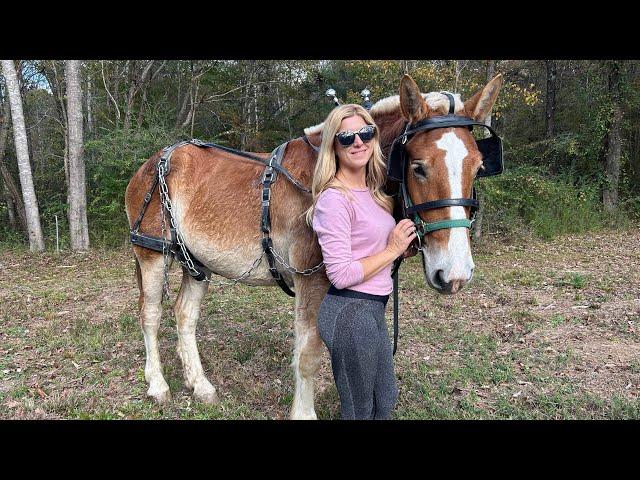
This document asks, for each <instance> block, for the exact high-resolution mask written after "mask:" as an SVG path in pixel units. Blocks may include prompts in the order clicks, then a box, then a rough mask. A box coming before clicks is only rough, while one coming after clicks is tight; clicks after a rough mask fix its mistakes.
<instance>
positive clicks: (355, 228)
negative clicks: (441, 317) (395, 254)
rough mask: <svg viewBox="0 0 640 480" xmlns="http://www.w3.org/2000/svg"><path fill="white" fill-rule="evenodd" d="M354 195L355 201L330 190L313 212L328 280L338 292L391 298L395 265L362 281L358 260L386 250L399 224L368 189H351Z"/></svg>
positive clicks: (334, 190) (321, 197) (362, 270)
mask: <svg viewBox="0 0 640 480" xmlns="http://www.w3.org/2000/svg"><path fill="white" fill-rule="evenodd" d="M351 193H352V194H353V197H354V201H353V202H351V201H349V199H348V198H347V197H346V196H345V195H344V194H343V193H342V192H341V191H340V190H338V189H335V188H328V189H327V190H325V191H323V192H322V193H321V194H320V196H319V197H318V201H317V203H316V207H315V209H314V212H313V230H314V231H315V232H316V234H317V236H318V242H319V243H320V248H321V249H322V256H323V259H324V263H325V267H326V272H327V277H328V278H329V281H330V282H331V283H332V284H333V285H334V286H335V287H336V288H338V289H343V288H348V289H350V290H356V291H359V292H364V293H370V294H373V295H388V294H390V293H391V292H392V291H393V280H392V279H391V267H392V265H393V262H392V263H389V265H387V266H385V267H384V268H383V269H382V270H380V271H379V272H378V273H376V274H375V275H373V276H372V277H371V278H369V279H368V280H367V281H363V280H364V268H363V266H362V263H361V262H359V261H358V260H359V259H361V258H365V257H369V256H371V255H374V254H376V253H379V252H381V251H382V250H384V249H385V247H386V246H387V241H388V239H389V234H390V233H391V231H392V230H393V229H394V228H395V226H396V222H395V220H394V218H393V216H392V215H391V214H389V213H388V212H387V211H386V210H385V209H384V208H382V207H381V206H380V205H378V204H377V203H376V202H375V200H374V199H373V196H372V195H371V192H370V191H369V190H368V189H351Z"/></svg>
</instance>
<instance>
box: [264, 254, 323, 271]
mask: <svg viewBox="0 0 640 480" xmlns="http://www.w3.org/2000/svg"><path fill="white" fill-rule="evenodd" d="M269 250H271V253H273V256H274V257H275V259H276V260H277V261H278V263H280V264H281V265H282V266H283V267H284V268H286V269H287V270H288V271H289V272H291V273H297V274H299V275H312V274H314V273H316V272H317V271H318V270H320V269H321V268H322V267H323V266H324V262H320V263H319V264H318V265H316V266H315V267H312V268H306V269H304V270H296V268H295V267H292V266H291V265H289V264H287V262H286V261H285V260H284V258H282V257H281V256H280V255H279V254H278V252H276V251H275V250H274V249H273V247H269Z"/></svg>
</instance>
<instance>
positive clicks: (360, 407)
mask: <svg viewBox="0 0 640 480" xmlns="http://www.w3.org/2000/svg"><path fill="white" fill-rule="evenodd" d="M384 312H385V304H384V303H383V302H381V301H378V300H369V299H362V298H349V297H343V296H336V295H332V294H331V291H330V293H327V295H326V296H325V297H324V299H323V300H322V303H321V304H320V310H319V312H318V331H319V333H320V337H321V338H322V340H323V341H324V343H325V344H326V345H327V348H328V349H329V353H330V355H331V368H332V370H333V378H334V380H335V382H336V387H337V389H338V394H339V396H340V412H341V418H342V419H343V420H346V419H349V420H355V419H357V420H361V419H389V418H391V412H392V411H393V408H394V406H395V404H396V400H397V398H398V387H397V384H396V376H395V373H394V370H393V350H392V347H391V342H390V341H389V337H388V334H387V325H386V323H385V319H384Z"/></svg>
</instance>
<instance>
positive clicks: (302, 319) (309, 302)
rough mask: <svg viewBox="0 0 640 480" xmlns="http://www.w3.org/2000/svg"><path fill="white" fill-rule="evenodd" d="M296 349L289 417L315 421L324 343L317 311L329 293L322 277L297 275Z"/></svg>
mask: <svg viewBox="0 0 640 480" xmlns="http://www.w3.org/2000/svg"><path fill="white" fill-rule="evenodd" d="M294 281H295V289H296V319H295V334H296V340H295V347H294V351H293V362H292V367H293V371H294V375H295V392H294V396H293V404H292V406H291V414H290V417H291V419H293V420H315V419H317V418H318V417H317V416H316V412H315V408H314V399H313V397H314V381H315V377H316V375H317V373H318V370H319V369H320V362H321V359H322V339H321V338H320V335H319V334H318V327H317V322H318V309H319V307H320V303H321V302H322V299H323V298H324V295H325V293H326V292H327V290H328V289H329V283H328V281H327V279H326V278H325V277H324V276H323V275H321V274H314V275H312V276H301V275H296V278H295V280H294Z"/></svg>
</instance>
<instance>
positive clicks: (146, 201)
mask: <svg viewBox="0 0 640 480" xmlns="http://www.w3.org/2000/svg"><path fill="white" fill-rule="evenodd" d="M158 181H159V177H158V172H157V170H156V175H155V176H154V177H153V184H152V185H151V188H150V189H149V191H148V192H147V194H146V195H145V196H144V201H143V202H142V209H141V210H140V213H139V214H138V218H136V221H135V222H134V223H133V229H132V234H133V233H138V230H140V224H141V223H142V217H144V213H145V212H146V211H147V207H148V206H149V203H150V202H151V196H152V195H153V192H154V190H155V189H156V188H157V186H158Z"/></svg>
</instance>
